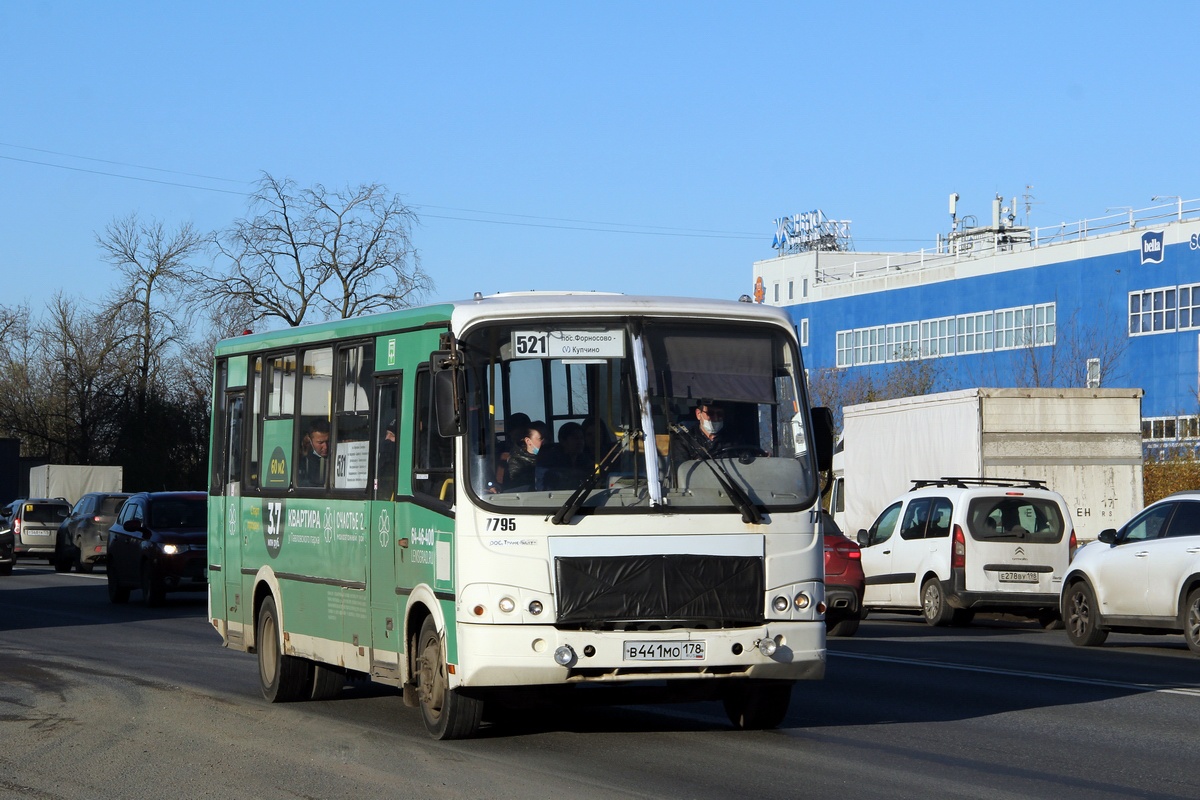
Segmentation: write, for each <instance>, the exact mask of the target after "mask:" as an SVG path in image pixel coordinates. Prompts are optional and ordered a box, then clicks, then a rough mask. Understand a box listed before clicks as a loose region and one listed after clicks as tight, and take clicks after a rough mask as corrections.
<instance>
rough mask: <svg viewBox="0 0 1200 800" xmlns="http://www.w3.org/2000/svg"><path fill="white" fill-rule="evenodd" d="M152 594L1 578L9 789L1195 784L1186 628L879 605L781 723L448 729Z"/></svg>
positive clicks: (836, 649) (1196, 682)
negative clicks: (332, 687)
mask: <svg viewBox="0 0 1200 800" xmlns="http://www.w3.org/2000/svg"><path fill="white" fill-rule="evenodd" d="M137 599H138V595H137V593H136V592H135V593H134V595H133V601H132V602H131V603H130V604H129V605H127V606H112V605H110V604H109V602H108V598H107V594H106V591H105V578H104V574H103V570H102V569H101V570H98V571H97V572H96V574H94V575H90V576H85V575H77V574H70V575H58V574H55V573H54V572H53V571H52V570H51V569H50V568H49V567H48V566H46V565H45V564H44V562H29V563H25V562H22V563H21V564H19V565H18V566H17V568H16V570H15V572H14V573H13V575H12V576H11V577H7V578H0V797H3V798H8V797H13V798H47V799H49V798H72V799H73V798H157V797H170V798H208V797H211V798H242V797H244V798H343V797H345V798H351V797H353V798H356V799H358V800H361V798H364V797H393V798H394V797H401V798H403V797H432V798H460V797H462V798H537V797H545V798H555V799H556V800H557V799H559V798H617V797H621V798H629V797H635V798H636V797H644V798H649V797H672V798H673V797H695V798H727V797H728V798H807V797H823V798H831V797H839V798H840V797H850V798H853V797H888V798H906V797H913V798H918V797H919V798H930V797H935V798H956V797H973V798H975V797H987V798H1009V797H1011V798H1055V799H1056V800H1062V798H1128V797H1145V798H1189V800H1194V798H1197V797H1200V772H1198V771H1197V770H1196V768H1195V763H1196V761H1195V756H1194V753H1195V752H1196V749H1197V745H1200V733H1198V730H1197V728H1198V725H1197V720H1198V719H1200V658H1196V657H1194V656H1192V655H1191V654H1190V653H1189V652H1188V650H1187V648H1186V647H1185V646H1184V644H1183V641H1182V638H1181V637H1135V636H1112V637H1110V639H1109V643H1108V644H1107V645H1106V646H1104V647H1102V648H1099V649H1089V650H1085V649H1082V648H1076V647H1072V646H1071V645H1070V643H1069V642H1068V641H1067V639H1066V636H1065V635H1064V634H1063V633H1062V632H1061V631H1055V632H1049V633H1047V632H1043V631H1042V630H1041V629H1040V628H1038V627H1037V626H1036V625H1033V624H1031V623H1028V622H1024V621H1021V620H1017V619H1015V618H993V619H984V620H980V621H977V622H976V623H975V624H974V625H972V626H971V627H970V628H967V629H943V630H934V629H931V628H929V627H927V626H926V625H925V624H924V623H923V622H921V621H919V620H918V619H917V618H915V617H902V616H873V617H872V618H871V619H868V620H867V621H865V622H864V623H863V625H862V627H861V628H860V630H859V633H858V635H857V636H856V637H854V638H852V639H834V640H830V646H829V665H828V675H827V678H826V679H825V680H824V681H821V682H814V683H808V684H802V685H800V686H798V687H797V688H796V689H795V691H794V693H793V697H792V706H791V711H790V713H789V715H788V718H787V720H786V722H785V723H784V725H783V726H782V727H781V728H780V729H778V730H775V731H763V732H739V731H734V730H732V729H730V727H729V725H728V723H727V722H726V720H725V716H724V713H723V712H722V710H721V708H720V706H719V705H718V704H716V703H692V704H685V705H652V706H615V707H611V706H600V707H594V706H581V705H559V706H556V707H553V708H549V709H540V710H537V711H525V712H518V713H510V714H506V715H504V716H502V717H500V718H498V719H497V720H496V721H495V722H494V723H493V724H490V725H489V726H488V727H487V728H485V731H484V735H483V736H482V737H480V738H478V739H474V740H469V741H458V742H436V741H433V740H431V739H429V738H428V736H427V735H426V733H425V730H424V728H423V726H422V724H421V721H420V716H419V713H418V712H416V711H415V710H414V709H409V708H405V707H404V705H403V703H402V702H401V700H400V698H399V696H398V695H397V694H396V693H395V692H394V691H392V690H390V689H388V688H386V687H379V686H374V685H372V684H365V683H364V684H351V685H349V686H347V688H346V689H345V691H344V692H343V696H342V697H340V698H338V699H336V700H331V701H326V702H309V703H296V704H287V705H269V704H267V703H265V702H264V701H263V700H262V698H261V695H260V694H259V691H258V682H257V676H256V670H257V665H256V662H255V659H254V658H253V657H252V656H248V655H245V654H241V653H233V652H228V651H226V650H224V649H222V648H221V646H220V639H219V638H218V637H217V635H216V633H215V632H214V631H213V630H212V629H211V627H210V626H209V625H208V624H207V622H206V619H205V614H206V601H205V598H204V596H203V595H198V594H193V595H188V594H181V595H168V600H167V604H166V606H165V607H162V608H157V609H146V608H144V607H143V606H141V605H140V604H139V603H138V602H137Z"/></svg>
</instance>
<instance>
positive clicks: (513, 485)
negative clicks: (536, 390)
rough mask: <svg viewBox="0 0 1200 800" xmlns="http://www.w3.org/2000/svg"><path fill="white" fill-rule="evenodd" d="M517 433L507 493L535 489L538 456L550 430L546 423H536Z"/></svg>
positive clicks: (509, 462)
mask: <svg viewBox="0 0 1200 800" xmlns="http://www.w3.org/2000/svg"><path fill="white" fill-rule="evenodd" d="M517 433H518V436H519V438H517V439H516V440H515V441H514V442H513V449H512V452H510V453H509V456H508V474H507V475H506V476H505V479H504V491H506V492H513V491H517V490H518V489H526V490H527V489H532V488H533V482H534V474H535V471H536V469H537V454H538V451H539V450H541V449H542V444H543V443H544V442H545V441H546V434H547V433H549V429H548V428H547V427H546V423H544V422H541V421H535V422H531V423H529V427H527V428H526V429H525V430H523V431H519V432H517Z"/></svg>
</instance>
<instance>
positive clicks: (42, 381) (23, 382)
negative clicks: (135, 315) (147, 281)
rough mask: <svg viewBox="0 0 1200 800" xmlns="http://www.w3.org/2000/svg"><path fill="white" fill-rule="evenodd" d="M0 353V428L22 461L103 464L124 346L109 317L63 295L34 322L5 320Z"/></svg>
mask: <svg viewBox="0 0 1200 800" xmlns="http://www.w3.org/2000/svg"><path fill="white" fill-rule="evenodd" d="M12 322H13V324H12V325H11V327H10V330H9V335H8V337H6V338H5V340H4V348H3V350H0V361H2V362H3V370H4V374H5V375H6V376H7V377H8V379H9V380H7V381H6V386H5V391H4V392H2V393H0V427H2V428H3V429H4V430H5V431H6V432H7V433H8V434H9V435H13V436H16V437H17V438H19V439H20V440H21V441H22V444H23V449H24V452H25V453H26V454H27V455H37V456H44V457H46V458H49V459H52V460H54V461H56V462H60V463H66V464H93V463H104V462H105V460H106V459H107V458H108V457H109V456H110V455H111V452H112V447H113V443H114V441H115V439H116V437H117V435H118V428H119V418H120V413H121V409H122V407H123V406H124V404H125V401H124V396H125V393H126V388H127V380H128V376H129V374H130V370H129V358H128V355H129V340H128V339H127V338H123V337H122V335H121V333H120V332H119V331H117V330H116V327H115V325H114V322H113V320H112V318H111V317H109V316H108V315H105V314H95V313H93V311H92V310H91V309H90V308H86V307H83V306H82V305H81V303H80V302H79V301H77V300H73V299H71V298H69V297H67V296H65V295H64V294H62V293H59V294H57V295H55V296H54V297H53V298H52V299H51V301H50V303H49V305H48V307H47V309H46V311H45V313H44V314H43V315H42V317H41V318H40V319H35V318H34V317H33V316H32V314H30V312H29V309H28V308H22V309H21V310H20V313H19V314H18V315H16V316H15V317H13V318H12Z"/></svg>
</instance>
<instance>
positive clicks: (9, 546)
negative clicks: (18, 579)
mask: <svg viewBox="0 0 1200 800" xmlns="http://www.w3.org/2000/svg"><path fill="white" fill-rule="evenodd" d="M21 502H22V501H21V500H13V501H12V502H11V503H9V504H8V505H6V506H4V507H2V508H0V575H12V569H13V561H14V560H15V559H14V557H13V544H14V543H15V541H16V537H15V536H13V531H12V518H13V512H14V511H15V510H16V508H17V506H18V505H19V504H20V503H21Z"/></svg>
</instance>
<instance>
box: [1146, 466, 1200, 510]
mask: <svg viewBox="0 0 1200 800" xmlns="http://www.w3.org/2000/svg"><path fill="white" fill-rule="evenodd" d="M1184 489H1200V459H1197V458H1196V456H1194V455H1182V456H1172V457H1169V458H1166V459H1164V460H1162V461H1157V460H1154V459H1150V458H1148V459H1146V463H1145V465H1144V466H1143V468H1142V491H1143V493H1144V494H1145V503H1146V505H1150V504H1151V503H1153V502H1154V501H1155V500H1161V499H1162V498H1164V497H1166V496H1167V495H1169V494H1172V493H1173V492H1181V491H1183V490H1184Z"/></svg>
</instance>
